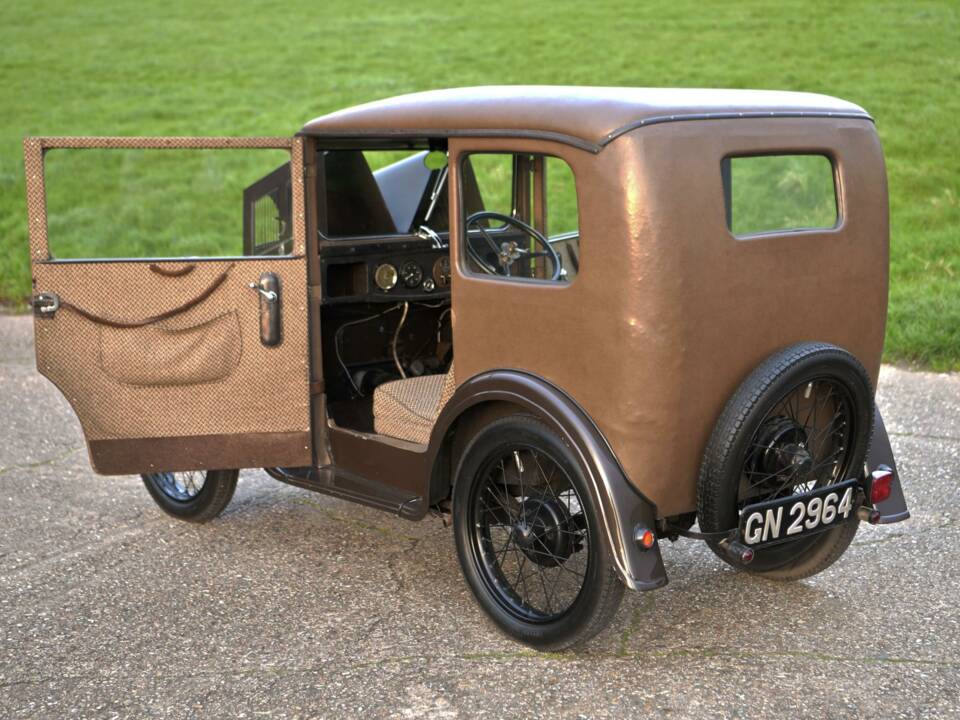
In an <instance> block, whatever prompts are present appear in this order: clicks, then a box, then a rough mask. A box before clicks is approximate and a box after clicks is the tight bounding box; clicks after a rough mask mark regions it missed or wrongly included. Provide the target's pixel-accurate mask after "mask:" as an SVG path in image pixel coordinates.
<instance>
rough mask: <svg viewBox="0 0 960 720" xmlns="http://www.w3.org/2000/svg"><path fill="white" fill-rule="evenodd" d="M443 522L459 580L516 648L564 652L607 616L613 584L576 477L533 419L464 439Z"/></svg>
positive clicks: (571, 463) (617, 585)
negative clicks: (449, 523) (448, 525)
mask: <svg viewBox="0 0 960 720" xmlns="http://www.w3.org/2000/svg"><path fill="white" fill-rule="evenodd" d="M453 525H454V535H455V537H456V543H457V554H458V555H459V558H460V565H461V567H462V569H463V574H464V577H465V578H466V580H467V584H468V585H469V586H470V589H471V590H472V591H473V594H474V595H475V596H476V598H477V600H478V602H479V603H480V606H481V607H482V608H483V610H484V611H485V612H486V613H487V615H489V616H490V618H491V619H492V620H493V621H494V623H496V624H497V625H498V626H499V627H500V629H501V630H503V631H504V632H505V633H507V634H508V635H510V636H511V637H513V638H515V639H517V640H519V641H520V642H522V643H526V644H527V645H531V646H532V647H535V648H537V649H539V650H561V649H564V648H568V647H571V646H573V645H576V644H578V643H582V642H584V641H586V640H588V639H589V638H591V637H593V636H594V635H596V634H597V633H598V632H599V631H600V630H602V629H603V628H604V627H605V626H606V625H607V624H608V623H609V622H610V620H611V618H612V617H613V615H614V614H615V613H616V610H617V607H618V606H619V604H620V600H621V598H622V597H623V584H622V583H621V582H620V579H619V578H618V576H617V574H616V570H615V568H614V564H613V559H612V557H611V556H610V553H609V550H608V549H607V546H606V544H605V543H604V540H603V532H602V528H601V525H600V519H599V515H598V512H597V509H596V507H595V505H594V501H593V498H592V497H591V495H590V492H589V490H588V488H587V484H586V481H585V479H584V476H583V473H582V471H581V470H580V467H579V465H578V463H577V462H576V460H575V458H574V456H573V453H572V452H571V451H570V449H569V448H568V447H566V445H565V444H564V442H563V441H562V440H561V439H560V438H559V437H557V435H555V434H554V433H553V432H551V431H550V430H549V429H548V428H547V427H546V426H544V425H543V424H542V423H541V422H539V421H538V420H536V419H534V418H532V417H528V416H524V415H513V416H509V417H505V418H502V419H500V420H497V421H496V422H493V423H491V424H490V425H489V426H488V427H486V428H485V429H484V430H482V431H481V432H480V433H479V434H478V435H477V436H476V437H475V438H474V439H473V440H472V441H471V443H470V444H469V446H468V447H467V450H466V452H465V453H464V456H463V459H462V460H461V462H460V466H459V469H458V472H457V475H456V481H455V485H454V491H453Z"/></svg>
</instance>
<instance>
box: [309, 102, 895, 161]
mask: <svg viewBox="0 0 960 720" xmlns="http://www.w3.org/2000/svg"><path fill="white" fill-rule="evenodd" d="M780 118H848V119H851V120H867V121H869V122H872V123H874V124H876V121H875V120H874V119H873V117H872V116H871V115H870V114H868V113H866V112H829V111H800V110H797V111H790V110H781V111H777V110H771V111H761V112H721V113H690V114H682V115H681V114H677V115H658V116H656V117H650V118H646V119H644V120H637V121H636V122H632V123H627V124H626V125H622V126H620V127H618V128H617V129H616V130H612V131H611V132H609V133H607V134H606V135H605V136H604V137H603V139H602V140H601V141H600V142H599V143H591V142H587V141H586V140H583V139H582V138H578V137H574V136H573V135H567V134H565V133H558V132H551V131H549V130H506V129H503V128H478V129H474V130H449V129H448V130H444V129H441V128H414V129H407V128H404V129H403V130H381V129H357V130H352V131H345V130H335V131H316V132H304V131H303V130H301V131H300V132H298V133H297V136H301V137H322V138H328V139H336V140H369V139H374V138H385V139H395V140H426V139H429V138H432V137H452V138H462V137H467V138H470V137H476V138H529V139H534V140H549V141H553V142H558V143H562V144H564V145H570V146H571V147H575V148H577V149H579V150H586V151H587V152H590V153H593V154H594V155H596V154H597V153H599V152H600V151H601V150H603V148H605V147H606V146H607V145H609V144H610V143H611V142H613V141H614V140H616V139H617V138H618V137H620V136H622V135H625V134H627V133H629V132H632V131H633V130H639V129H640V128H644V127H648V126H650V125H661V124H663V123H670V122H684V121H691V120H740V119H754V120H759V119H780Z"/></svg>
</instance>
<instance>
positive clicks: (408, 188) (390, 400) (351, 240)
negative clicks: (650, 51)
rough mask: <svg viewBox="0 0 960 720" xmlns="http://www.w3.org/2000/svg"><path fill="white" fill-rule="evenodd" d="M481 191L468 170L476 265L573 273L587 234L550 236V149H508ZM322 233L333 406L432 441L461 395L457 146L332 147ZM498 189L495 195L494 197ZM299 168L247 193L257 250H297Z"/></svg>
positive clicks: (512, 273)
mask: <svg viewBox="0 0 960 720" xmlns="http://www.w3.org/2000/svg"><path fill="white" fill-rule="evenodd" d="M497 157H498V158H500V160H501V162H500V165H501V167H499V168H493V169H487V168H486V167H484V170H483V171H484V173H485V175H486V176H489V177H488V178H487V180H488V184H489V183H490V182H492V183H494V184H495V185H496V186H497V189H498V191H499V192H501V193H502V194H503V195H504V199H503V200H502V201H498V202H494V201H493V198H487V204H485V203H484V200H485V198H484V197H483V194H482V193H481V188H480V184H479V183H478V177H477V173H476V172H475V171H474V162H473V161H474V160H475V159H476V160H477V161H478V164H480V165H482V166H485V165H486V164H489V163H488V162H487V161H488V160H489V158H486V157H481V156H479V155H474V156H467V157H466V158H464V159H463V161H462V162H463V164H462V165H461V167H460V178H461V179H460V197H461V202H462V203H463V216H464V218H466V237H467V248H466V249H467V253H466V255H467V260H466V263H467V267H466V270H467V271H468V272H470V273H473V274H478V275H494V276H500V277H510V278H515V279H517V280H521V281H534V282H538V281H540V282H543V281H547V282H558V281H559V282H568V281H569V280H570V279H572V276H573V275H574V274H575V273H576V269H577V267H578V260H579V256H578V252H577V247H578V246H577V242H576V241H577V239H578V238H577V237H576V233H569V232H568V233H561V234H558V235H557V236H555V237H551V238H549V239H547V236H546V234H545V232H541V230H544V231H545V218H544V213H543V212H538V208H537V207H535V203H534V196H536V191H535V189H534V188H535V185H536V183H537V182H538V181H539V182H543V179H544V174H545V171H544V167H545V166H544V162H543V156H532V155H514V154H500V155H498V156H497ZM316 167H317V177H316V183H317V185H316V197H317V206H318V207H317V229H318V233H319V239H318V252H319V261H320V273H321V281H320V282H321V287H322V301H321V327H322V328H323V339H322V356H323V360H322V362H323V374H324V381H325V392H326V397H327V413H328V417H329V418H330V420H332V421H333V422H334V423H336V424H337V425H338V426H340V427H343V428H349V429H351V430H356V431H360V432H370V433H377V434H380V435H386V436H389V437H392V438H397V439H401V440H406V441H409V442H413V443H418V444H425V443H427V442H428V441H429V436H430V431H431V429H432V427H433V424H434V422H435V420H436V418H437V416H438V415H439V413H440V410H441V408H442V407H443V405H444V404H445V403H446V401H447V400H449V398H450V396H451V395H452V394H453V391H454V388H455V386H454V378H453V360H454V348H453V333H452V326H451V315H450V305H451V265H450V249H449V243H450V228H449V217H450V212H449V210H450V207H449V202H450V184H449V182H448V162H447V154H446V149H445V147H444V146H443V145H442V144H439V143H437V144H433V145H428V146H424V147H413V148H411V147H409V146H407V147H404V148H392V149H391V148H386V149H384V148H383V147H382V146H381V147H378V148H376V149H366V150H364V149H339V148H338V149H325V150H319V151H318V152H317V157H316ZM488 194H490V193H488ZM287 197H289V165H284V166H281V167H280V168H277V169H276V170H275V171H273V172H272V173H270V174H269V175H267V176H265V177H264V178H262V179H261V180H259V181H257V182H256V183H254V184H253V185H251V186H250V187H249V188H247V190H246V191H245V193H244V204H245V223H244V252H245V254H248V255H269V254H282V253H285V252H289V247H290V245H289V237H290V231H289V228H290V203H289V200H285V199H284V198H287Z"/></svg>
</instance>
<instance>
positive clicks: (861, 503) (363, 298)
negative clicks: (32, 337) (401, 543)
mask: <svg viewBox="0 0 960 720" xmlns="http://www.w3.org/2000/svg"><path fill="white" fill-rule="evenodd" d="M64 148H66V149H83V150H86V149H91V148H93V149H148V150H153V149H156V150H160V151H168V150H174V149H178V150H184V149H196V150H206V151H210V150H222V151H224V152H232V151H234V150H236V149H240V148H260V149H263V148H272V149H277V148H279V149H282V150H286V151H288V152H289V162H285V163H284V164H282V165H281V166H280V167H277V168H276V169H275V170H274V171H272V172H270V173H269V174H267V175H265V176H264V177H262V178H261V179H260V180H258V181H257V182H253V183H252V184H249V186H247V187H246V190H245V191H244V192H243V201H242V210H241V208H240V207H238V208H237V212H241V211H242V213H243V247H244V250H243V252H242V254H241V253H240V252H236V253H234V256H231V257H180V256H163V257H148V258H135V259H131V258H109V259H106V258H99V257H98V258H96V259H94V258H90V257H79V258H69V259H67V258H60V259H58V258H57V257H54V254H55V253H54V254H51V251H50V247H49V243H48V237H47V235H48V229H52V226H51V227H50V228H48V220H47V211H46V205H45V202H46V198H47V196H46V188H45V160H44V158H45V156H47V155H49V152H50V151H52V150H59V149H64ZM25 157H26V169H27V192H28V205H29V223H30V252H31V260H32V264H33V282H34V288H35V296H34V310H35V315H36V321H35V326H36V352H37V365H38V368H39V370H40V372H41V373H42V374H43V375H45V376H46V377H48V378H49V379H50V380H51V381H52V382H54V383H55V384H56V385H57V387H58V388H59V389H60V390H61V391H62V393H63V394H64V396H65V397H66V398H67V400H68V401H69V402H70V404H71V405H72V407H73V409H74V410H75V412H76V414H77V417H78V418H79V420H80V423H81V425H82V427H83V432H84V434H85V437H86V441H87V446H88V450H89V455H90V461H91V464H92V465H93V468H94V469H95V470H96V471H97V472H98V473H101V474H105V475H116V474H128V473H139V474H142V475H143V479H144V482H145V484H146V487H147V489H148V490H149V492H150V494H151V495H152V496H153V498H154V500H155V501H156V502H157V503H158V504H159V505H160V507H161V508H162V509H163V510H165V511H166V512H168V513H170V514H171V515H173V516H176V517H178V518H182V519H185V520H191V521H205V520H210V519H211V518H213V517H215V516H216V515H217V514H219V513H220V512H221V511H222V510H223V509H224V507H225V506H226V505H227V503H228V502H229V501H230V498H231V496H232V495H233V492H234V488H235V486H236V483H237V477H238V469H239V468H264V469H265V470H266V471H267V472H268V473H269V474H270V475H272V476H273V477H275V478H277V479H278V480H282V481H284V482H287V483H292V484H294V485H297V486H299V487H302V488H307V489H309V490H315V491H317V492H321V493H326V494H329V495H334V496H336V497H339V498H344V499H347V500H351V501H354V502H358V503H363V504H365V505H369V506H372V507H375V508H380V509H382V510H385V511H388V512H391V513H395V514H397V515H399V516H401V517H403V518H407V519H409V520H420V519H422V518H424V517H425V516H427V514H428V513H430V512H434V513H441V514H444V515H452V525H453V534H454V536H455V541H456V547H457V551H458V554H459V558H460V562H461V565H462V569H463V573H464V575H465V577H466V580H467V583H468V584H469V586H470V588H471V590H472V591H473V593H474V594H475V595H476V598H477V600H478V601H479V603H480V605H481V606H482V607H483V609H484V610H485V611H486V613H487V614H488V615H489V616H490V617H491V618H492V619H493V620H494V622H495V623H496V624H497V625H498V626H499V627H500V628H501V629H503V630H504V631H506V632H507V633H508V634H510V635H511V636H513V637H514V638H516V639H518V640H520V641H522V642H524V643H528V644H530V645H532V646H534V647H537V648H542V649H556V648H563V647H567V646H570V645H572V644H574V643H577V642H580V641H583V640H585V639H587V638H589V637H590V636H592V635H593V634H595V633H596V632H598V631H599V630H600V629H601V628H603V627H604V625H605V624H606V623H607V622H608V621H609V620H610V619H611V617H612V616H613V614H614V612H615V611H616V608H617V606H618V603H619V601H620V599H621V597H622V594H623V588H624V586H626V587H628V588H632V589H635V590H652V589H655V588H659V587H662V586H663V585H664V584H665V583H666V582H667V576H666V572H665V570H664V566H663V563H662V560H661V555H660V550H659V543H660V542H661V541H662V540H664V539H669V540H676V539H677V538H678V537H692V538H697V539H701V540H705V541H706V542H707V543H708V544H709V546H710V547H711V548H712V549H713V550H714V552H716V554H717V555H718V556H719V557H720V558H722V559H723V560H725V561H726V562H727V563H729V564H730V565H732V566H733V567H735V568H737V569H740V570H745V571H748V572H751V573H755V574H758V575H762V576H765V577H770V578H776V579H783V580H791V579H797V578H804V577H807V576H810V575H812V574H814V573H817V572H819V571H821V570H823V569H824V568H826V567H827V566H828V565H830V564H831V563H833V562H835V561H836V560H837V559H838V558H839V557H840V555H841V554H843V552H844V551H845V550H846V549H847V547H848V546H849V545H850V542H851V540H852V538H853V536H854V534H855V533H856V532H857V528H858V526H859V524H860V522H861V521H867V522H869V523H888V522H896V521H899V520H903V519H906V518H907V517H909V513H908V511H907V508H906V503H905V501H904V497H903V492H902V489H901V487H900V482H899V478H898V476H897V472H896V466H895V464H894V459H893V456H892V452H891V449H890V443H889V441H888V438H887V434H886V432H885V430H884V426H883V422H882V420H881V417H880V413H879V412H878V410H877V408H876V407H875V404H874V388H875V387H876V382H877V377H878V373H879V369H880V359H881V351H882V348H883V339H884V325H885V322H886V307H887V276H888V243H889V233H888V224H887V186H886V180H885V171H884V163H883V155H882V152H881V148H880V143H879V140H878V137H877V133H876V130H875V127H874V122H873V120H872V119H871V117H870V116H869V115H868V114H867V113H866V112H865V111H864V110H863V109H861V108H860V107H857V106H856V105H853V104H850V103H847V102H844V101H841V100H837V99H835V98H831V97H825V96H822V95H812V94H805V93H787V92H768V91H741V90H683V89H630V88H585V87H483V88H467V89H455V90H438V91H433V92H424V93H417V94H413V95H405V96H401V97H396V98H392V99H388V100H383V101H380V102H373V103H370V104H367V105H361V106H358V107H354V108H350V109H347V110H343V111H341V112H336V113H333V114H330V115H324V116H322V117H319V118H317V119H315V120H312V121H310V122H308V123H307V124H306V125H305V126H304V127H303V129H302V130H301V131H300V132H299V133H298V134H296V135H295V136H294V137H292V138H248V139H243V138H226V137H221V138H116V137H115V138H28V139H27V140H26V141H25ZM384 158H386V160H384ZM48 176H49V173H48ZM251 179H252V178H251ZM47 180H49V177H48V178H47ZM238 201H239V198H238ZM237 204H238V205H239V202H238V203H237ZM123 231H124V227H123V226H122V225H121V226H119V227H117V228H116V233H117V235H118V236H119V235H121V234H122V233H123ZM238 242H239V238H238ZM454 359H455V360H454ZM695 524H698V529H697V530H696V531H694V530H692V528H693V527H694V525H695Z"/></svg>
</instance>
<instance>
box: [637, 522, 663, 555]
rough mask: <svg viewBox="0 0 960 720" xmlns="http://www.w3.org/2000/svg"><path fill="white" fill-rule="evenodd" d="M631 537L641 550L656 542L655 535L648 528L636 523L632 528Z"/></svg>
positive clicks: (647, 548) (650, 546)
mask: <svg viewBox="0 0 960 720" xmlns="http://www.w3.org/2000/svg"><path fill="white" fill-rule="evenodd" d="M633 539H634V541H635V542H636V543H637V545H639V546H640V549H641V550H649V549H650V548H652V547H653V545H654V543H656V542H657V536H656V535H654V534H653V531H652V530H650V529H649V528H645V527H643V526H642V525H638V526H637V527H636V528H634V530H633Z"/></svg>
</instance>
